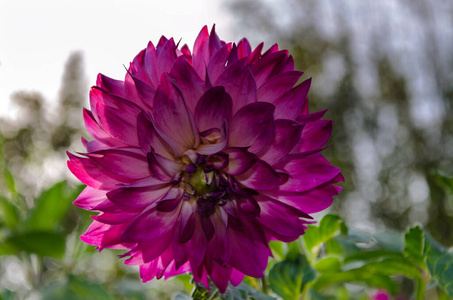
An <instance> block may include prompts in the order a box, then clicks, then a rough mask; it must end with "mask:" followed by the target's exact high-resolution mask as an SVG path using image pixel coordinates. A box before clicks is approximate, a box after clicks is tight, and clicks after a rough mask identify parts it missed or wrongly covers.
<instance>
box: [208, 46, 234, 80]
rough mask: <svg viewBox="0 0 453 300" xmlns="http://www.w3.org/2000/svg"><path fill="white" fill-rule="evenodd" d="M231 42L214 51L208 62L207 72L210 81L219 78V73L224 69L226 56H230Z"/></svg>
mask: <svg viewBox="0 0 453 300" xmlns="http://www.w3.org/2000/svg"><path fill="white" fill-rule="evenodd" d="M230 51H231V43H228V44H226V45H224V46H223V47H222V48H220V49H219V50H217V52H215V53H214V55H213V56H212V58H211V60H210V61H209V64H208V66H207V67H208V74H209V78H210V79H211V81H212V82H215V81H216V80H217V78H219V76H220V74H222V73H223V71H224V70H225V65H226V64H227V61H228V57H229V56H230Z"/></svg>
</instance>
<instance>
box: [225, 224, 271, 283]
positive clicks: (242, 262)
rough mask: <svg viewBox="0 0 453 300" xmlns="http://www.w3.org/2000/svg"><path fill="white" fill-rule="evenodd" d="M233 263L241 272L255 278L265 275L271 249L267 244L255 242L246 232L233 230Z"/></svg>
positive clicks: (231, 234) (231, 260) (231, 259)
mask: <svg viewBox="0 0 453 300" xmlns="http://www.w3.org/2000/svg"><path fill="white" fill-rule="evenodd" d="M230 236H231V258H230V263H231V265H232V266H233V267H234V268H235V269H237V270H238V271H239V272H242V273H244V274H245V275H248V276H252V277H255V278H261V277H263V276H264V273H263V272H264V270H265V269H266V266H267V261H268V253H269V250H268V248H267V245H263V244H261V243H253V242H252V241H250V240H249V239H248V237H247V236H245V234H244V233H241V232H238V231H231V230H230Z"/></svg>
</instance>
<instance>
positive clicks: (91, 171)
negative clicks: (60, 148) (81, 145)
mask: <svg viewBox="0 0 453 300" xmlns="http://www.w3.org/2000/svg"><path fill="white" fill-rule="evenodd" d="M67 154H68V156H69V161H68V162H67V164H68V168H69V170H70V171H71V172H72V174H74V175H75V176H76V177H77V178H78V179H79V180H80V181H81V182H83V183H84V184H86V185H88V186H90V187H92V188H95V189H101V190H110V189H115V188H116V186H117V185H118V184H119V183H132V182H133V180H131V179H128V178H120V177H119V176H117V175H116V174H114V173H110V172H108V171H107V170H104V169H100V168H99V165H98V164H96V163H94V162H93V161H92V160H90V159H89V158H85V157H78V156H75V155H73V154H71V153H69V152H68V153H67Z"/></svg>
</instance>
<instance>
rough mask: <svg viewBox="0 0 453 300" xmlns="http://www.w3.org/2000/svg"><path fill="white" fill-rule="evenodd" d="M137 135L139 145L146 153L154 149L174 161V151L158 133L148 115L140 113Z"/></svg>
mask: <svg viewBox="0 0 453 300" xmlns="http://www.w3.org/2000/svg"><path fill="white" fill-rule="evenodd" d="M137 133H138V141H139V145H140V147H141V148H142V150H143V152H144V153H148V152H150V151H151V150H152V149H153V150H154V151H155V152H156V153H158V154H159V155H162V156H163V157H166V158H168V159H174V157H173V154H172V153H173V150H172V148H171V147H170V145H168V143H167V142H166V141H165V140H164V139H163V138H162V137H161V136H160V135H159V134H158V133H157V131H156V129H155V128H154V124H153V123H152V122H151V121H150V120H149V118H148V117H147V115H146V113H144V112H143V113H140V114H139V115H138V119H137Z"/></svg>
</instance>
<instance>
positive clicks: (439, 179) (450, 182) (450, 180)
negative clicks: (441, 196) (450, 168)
mask: <svg viewBox="0 0 453 300" xmlns="http://www.w3.org/2000/svg"><path fill="white" fill-rule="evenodd" d="M434 180H435V181H436V183H437V184H438V185H439V186H440V187H442V188H443V189H445V191H447V192H448V193H450V194H453V177H449V176H446V175H443V174H440V173H435V174H434Z"/></svg>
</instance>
